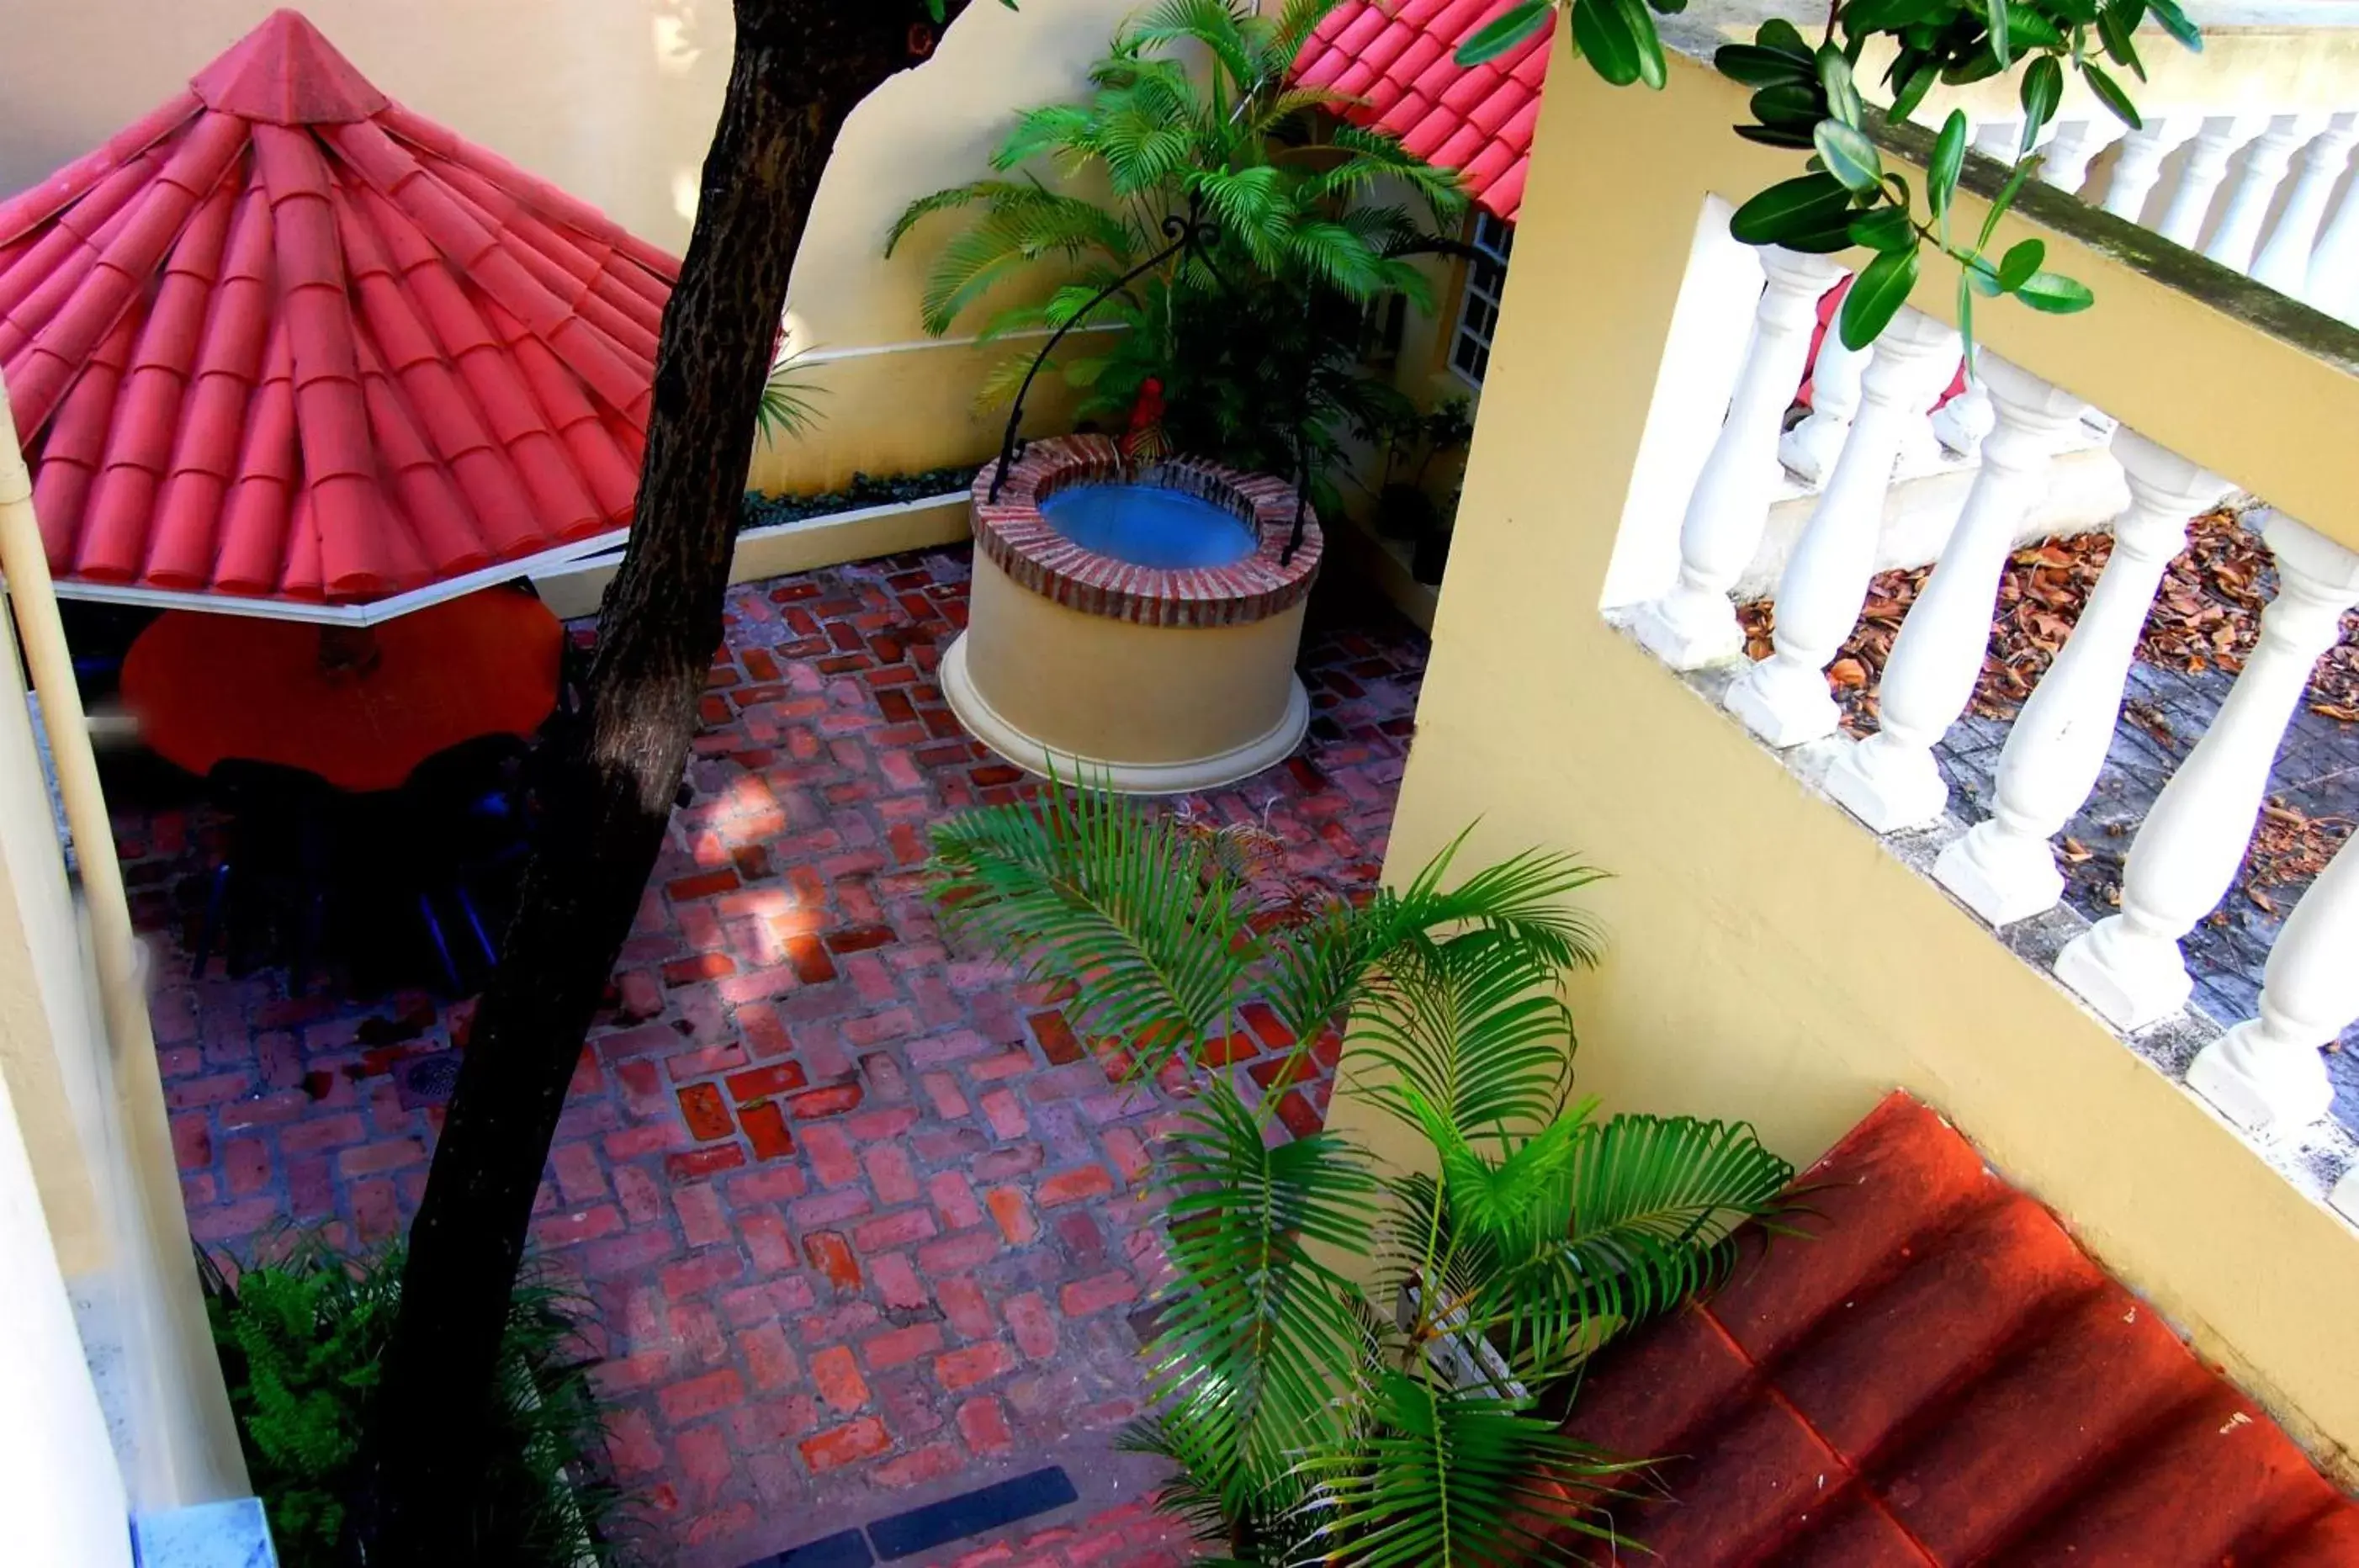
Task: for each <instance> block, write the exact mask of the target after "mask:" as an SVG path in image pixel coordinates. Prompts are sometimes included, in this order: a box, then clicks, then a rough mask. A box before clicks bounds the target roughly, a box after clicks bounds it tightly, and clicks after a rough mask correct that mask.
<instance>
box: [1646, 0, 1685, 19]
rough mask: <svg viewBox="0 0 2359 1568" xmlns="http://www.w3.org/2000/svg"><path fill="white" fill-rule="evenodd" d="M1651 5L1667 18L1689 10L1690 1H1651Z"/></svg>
mask: <svg viewBox="0 0 2359 1568" xmlns="http://www.w3.org/2000/svg"><path fill="white" fill-rule="evenodd" d="M1650 3H1651V4H1652V5H1654V7H1655V9H1656V10H1658V11H1660V12H1661V13H1662V14H1663V15H1664V16H1678V15H1679V14H1680V12H1682V11H1684V10H1686V9H1687V8H1688V0H1650Z"/></svg>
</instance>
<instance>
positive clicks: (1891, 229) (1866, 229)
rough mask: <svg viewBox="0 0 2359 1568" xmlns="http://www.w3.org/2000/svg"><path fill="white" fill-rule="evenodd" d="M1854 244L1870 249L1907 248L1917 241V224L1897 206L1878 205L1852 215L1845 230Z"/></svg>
mask: <svg viewBox="0 0 2359 1568" xmlns="http://www.w3.org/2000/svg"><path fill="white" fill-rule="evenodd" d="M1846 233H1848V234H1849V235H1850V236H1851V242H1852V244H1854V245H1865V246H1867V248H1868V249H1870V250H1877V251H1898V250H1907V249H1908V247H1909V246H1911V245H1915V244H1916V243H1917V226H1916V225H1915V224H1914V223H1910V222H1909V221H1908V213H1906V212H1902V211H1901V210H1900V209H1899V208H1897V207H1878V208H1876V209H1875V211H1874V212H1862V213H1859V214H1858V215H1857V216H1855V217H1854V218H1853V219H1852V221H1851V223H1850V225H1849V227H1848V229H1847V230H1846Z"/></svg>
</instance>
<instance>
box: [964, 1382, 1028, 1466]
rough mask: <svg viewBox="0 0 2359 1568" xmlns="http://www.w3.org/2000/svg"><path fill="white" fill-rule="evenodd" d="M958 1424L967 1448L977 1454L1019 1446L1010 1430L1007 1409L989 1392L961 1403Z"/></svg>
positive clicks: (1003, 1452) (996, 1452) (998, 1452)
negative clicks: (1002, 1407)
mask: <svg viewBox="0 0 2359 1568" xmlns="http://www.w3.org/2000/svg"><path fill="white" fill-rule="evenodd" d="M958 1425H959V1435H960V1436H961V1437H963V1438H965V1439H966V1445H967V1448H968V1450H969V1451H970V1452H972V1453H973V1454H977V1455H978V1456H980V1455H984V1454H1005V1453H1006V1451H1007V1450H1009V1449H1011V1448H1013V1447H1015V1446H1016V1436H1015V1434H1014V1433H1013V1432H1009V1431H1008V1430H1007V1412H1006V1410H1002V1409H1000V1406H999V1401H998V1400H997V1399H993V1398H992V1397H991V1396H990V1395H989V1394H977V1395H976V1396H975V1397H974V1398H973V1399H969V1400H967V1401H966V1402H965V1403H964V1404H962V1405H961V1406H959V1408H958Z"/></svg>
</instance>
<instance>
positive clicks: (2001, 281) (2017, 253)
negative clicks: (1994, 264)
mask: <svg viewBox="0 0 2359 1568" xmlns="http://www.w3.org/2000/svg"><path fill="white" fill-rule="evenodd" d="M2047 259H2048V245H2047V242H2046V241H2044V240H2019V241H2017V243H2016V244H2014V245H2010V246H2008V247H2007V253H2006V255H2005V256H2001V257H1999V263H1998V286H1999V287H2000V288H2001V289H2005V290H2006V292H2007V293H2009V294H2012V293H2014V292H2015V291H2016V290H2017V289H2020V288H2022V287H2023V285H2024V281H2025V279H2027V278H2029V277H2030V276H2031V275H2032V274H2033V273H2035V272H2037V271H2038V270H2039V264H2040V263H2041V262H2043V261H2046V260H2047Z"/></svg>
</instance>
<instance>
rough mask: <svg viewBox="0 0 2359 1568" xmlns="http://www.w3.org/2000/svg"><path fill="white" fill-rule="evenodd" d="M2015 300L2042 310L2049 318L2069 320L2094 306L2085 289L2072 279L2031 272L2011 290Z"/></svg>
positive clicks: (2052, 274)
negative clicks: (2062, 317)
mask: <svg viewBox="0 0 2359 1568" xmlns="http://www.w3.org/2000/svg"><path fill="white" fill-rule="evenodd" d="M2015 297H2016V298H2017V299H2020V300H2022V301H2023V302H2024V303H2025V304H2027V305H2028V306H2030V307H2031V308H2032V309H2033V310H2045V311H2046V312H2047V313H2048V314H2049V315H2051V316H2069V315H2071V314H2072V313H2073V312H2074V311H2076V310H2087V309H2088V308H2089V307H2090V306H2092V305H2093V304H2095V303H2096V302H2097V297H2096V296H2095V295H2094V294H2093V293H2091V292H2090V291H2089V286H2088V285H2087V284H2085V283H2083V282H2082V281H2081V280H2080V279H2078V278H2067V277H2065V276H2064V275H2063V274H2062V273H2060V272H2035V273H2033V274H2032V275H2031V276H2030V277H2028V278H2025V279H2024V280H2023V281H2022V282H2021V283H2020V284H2018V285H2017V287H2016V289H2015Z"/></svg>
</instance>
